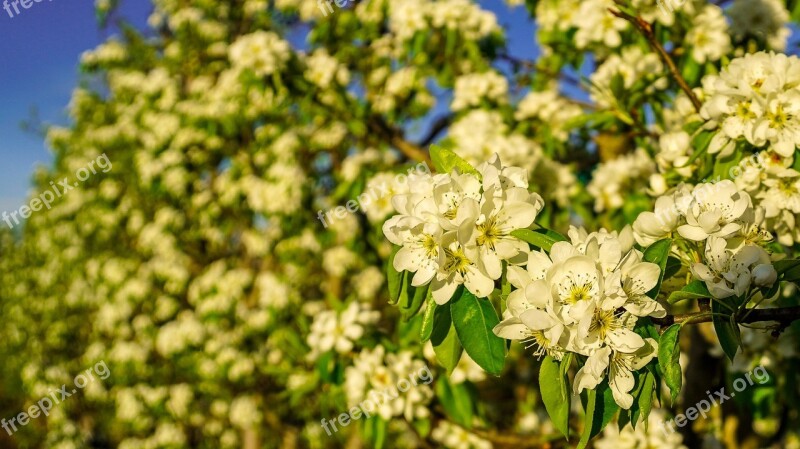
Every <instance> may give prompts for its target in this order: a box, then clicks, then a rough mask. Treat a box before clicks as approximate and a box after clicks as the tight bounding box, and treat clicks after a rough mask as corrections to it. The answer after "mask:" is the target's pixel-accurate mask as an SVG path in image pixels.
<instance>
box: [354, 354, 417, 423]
mask: <svg viewBox="0 0 800 449" xmlns="http://www.w3.org/2000/svg"><path fill="white" fill-rule="evenodd" d="M420 373H423V374H426V373H427V374H431V372H430V370H429V369H428V368H427V365H425V362H423V361H422V360H419V359H415V358H414V357H413V355H412V353H411V352H409V351H401V352H398V353H386V350H385V348H384V347H383V346H380V345H378V346H376V347H375V348H374V349H372V350H369V349H365V350H363V351H361V352H360V353H359V354H358V357H356V359H355V360H354V361H353V366H349V367H347V369H346V370H345V384H344V388H345V393H346V396H347V402H348V404H349V405H350V406H354V405H356V404H358V403H361V402H362V401H364V400H365V399H366V400H371V401H372V403H373V404H374V405H375V406H376V410H375V412H376V414H377V415H378V416H380V417H381V418H383V419H385V420H390V419H392V418H393V417H396V416H402V417H404V418H405V419H406V420H408V421H409V422H411V421H413V420H415V419H421V418H427V417H428V416H430V410H429V409H428V403H429V402H430V401H431V398H433V390H432V389H431V387H430V386H429V384H430V382H431V380H432V378H425V379H420V377H419V376H420ZM427 374H426V375H427ZM406 383H407V385H406ZM401 384H403V385H401Z"/></svg>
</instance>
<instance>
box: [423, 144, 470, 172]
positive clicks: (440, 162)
mask: <svg viewBox="0 0 800 449" xmlns="http://www.w3.org/2000/svg"><path fill="white" fill-rule="evenodd" d="M431 161H433V167H434V168H436V171H437V172H439V173H450V172H451V171H453V169H454V168H455V169H457V170H458V171H459V172H460V173H462V174H463V173H470V174H473V175H476V176H477V177H479V178H480V177H481V174H480V173H479V172H478V170H475V167H473V166H472V165H470V164H469V162H467V161H465V160H464V159H462V158H461V157H460V156H459V155H457V154H456V153H455V152H454V151H453V150H451V149H449V148H445V147H443V146H439V145H436V144H433V145H431Z"/></svg>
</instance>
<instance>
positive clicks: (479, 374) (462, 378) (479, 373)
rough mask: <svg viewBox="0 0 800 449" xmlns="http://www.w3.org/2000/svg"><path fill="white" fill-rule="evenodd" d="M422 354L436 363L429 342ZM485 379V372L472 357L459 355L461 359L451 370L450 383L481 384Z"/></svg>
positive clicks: (431, 344) (465, 354)
mask: <svg viewBox="0 0 800 449" xmlns="http://www.w3.org/2000/svg"><path fill="white" fill-rule="evenodd" d="M423 353H424V355H425V358H426V359H428V361H430V362H431V363H436V352H435V351H434V350H433V343H431V341H430V340H428V342H427V343H426V344H425V347H424V349H423ZM485 379H486V371H484V370H483V368H481V367H480V365H478V364H477V363H475V361H474V360H472V357H470V356H469V354H467V353H466V352H464V353H463V354H461V358H460V359H458V364H457V365H456V366H455V367H454V368H453V371H452V372H451V373H450V382H451V383H453V384H460V383H464V382H467V381H469V382H473V383H477V382H482V381H484V380H485Z"/></svg>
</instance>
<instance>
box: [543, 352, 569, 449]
mask: <svg viewBox="0 0 800 449" xmlns="http://www.w3.org/2000/svg"><path fill="white" fill-rule="evenodd" d="M561 363H567V365H568V364H569V361H568V360H565V361H564V362H558V361H557V360H554V359H553V358H552V357H550V356H546V357H545V358H544V359H543V360H542V366H541V368H539V392H540V393H541V395H542V402H544V408H545V409H546V410H547V414H548V415H550V419H551V420H552V421H553V426H554V427H555V428H556V429H558V431H559V432H561V433H562V434H563V435H564V436H565V437H567V439H569V406H570V388H569V385H568V382H569V380H568V379H567V377H566V376H564V373H562V370H561Z"/></svg>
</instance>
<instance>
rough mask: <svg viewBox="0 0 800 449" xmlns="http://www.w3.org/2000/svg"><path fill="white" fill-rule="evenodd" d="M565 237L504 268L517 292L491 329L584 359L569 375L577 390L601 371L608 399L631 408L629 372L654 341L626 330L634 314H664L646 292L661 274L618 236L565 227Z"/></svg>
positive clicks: (539, 351) (651, 352) (649, 353)
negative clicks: (523, 265)
mask: <svg viewBox="0 0 800 449" xmlns="http://www.w3.org/2000/svg"><path fill="white" fill-rule="evenodd" d="M570 239H571V242H558V243H555V244H554V245H553V247H552V250H551V251H550V254H549V255H547V254H546V253H545V252H543V251H533V252H529V254H528V262H527V265H526V268H525V269H523V268H521V267H517V266H510V267H509V268H508V271H509V275H508V279H509V281H510V282H511V283H512V285H513V286H514V287H516V290H514V291H513V292H511V294H510V295H509V297H508V309H507V310H506V312H505V313H504V315H503V317H504V319H503V321H502V322H501V323H500V324H498V325H497V326H496V327H495V329H494V332H495V334H497V335H498V336H500V337H503V338H507V339H514V340H525V341H528V342H530V343H531V345H532V346H534V347H536V355H543V354H547V355H549V356H551V357H553V358H555V359H557V360H561V359H562V358H563V357H564V356H565V354H566V353H567V352H570V353H576V354H580V355H582V356H585V357H587V361H586V364H585V365H584V366H583V367H582V368H581V369H580V370H579V371H578V373H577V374H576V376H575V382H574V389H575V391H576V392H580V391H582V390H584V389H587V388H590V389H591V388H595V387H597V386H598V385H599V384H600V382H602V380H603V379H604V378H605V377H606V376H608V383H609V386H610V387H611V390H612V392H613V395H614V400H615V401H616V402H617V403H618V404H619V405H620V406H621V407H623V408H626V409H627V408H630V406H631V405H632V403H633V396H632V395H631V394H630V391H631V390H632V389H633V386H634V378H633V374H632V373H633V372H634V371H637V370H639V369H641V368H642V367H644V366H645V365H646V364H647V363H648V362H649V361H650V360H651V359H652V358H653V357H654V356H655V355H656V352H657V349H658V343H657V342H656V341H655V340H653V339H651V338H642V337H641V336H639V335H638V334H637V333H636V332H634V331H633V328H634V326H635V325H636V322H637V320H638V319H639V317H644V316H653V317H663V316H665V315H666V310H665V309H664V308H663V307H662V306H661V305H660V304H659V303H658V302H657V301H655V300H653V299H651V298H650V297H648V296H647V292H649V291H650V290H651V289H652V288H653V287H655V286H656V283H657V282H658V279H659V276H660V273H661V271H660V269H659V267H658V265H655V264H653V263H649V262H644V261H643V260H642V253H641V252H639V251H638V250H636V249H633V248H632V244H633V239H632V237H631V236H630V230H626V232H625V233H624V234H623V235H617V234H616V233H608V232H594V233H591V234H587V233H586V232H585V231H583V230H578V229H575V228H572V229H571V231H570Z"/></svg>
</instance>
